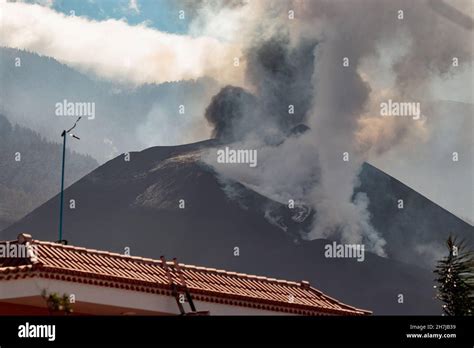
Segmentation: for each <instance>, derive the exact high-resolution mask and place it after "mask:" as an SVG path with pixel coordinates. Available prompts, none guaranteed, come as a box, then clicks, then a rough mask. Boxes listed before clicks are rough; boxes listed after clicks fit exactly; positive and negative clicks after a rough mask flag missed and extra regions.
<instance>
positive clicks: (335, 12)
mask: <svg viewBox="0 0 474 348" xmlns="http://www.w3.org/2000/svg"><path fill="white" fill-rule="evenodd" d="M263 3H264V5H262V2H260V4H259V5H258V9H259V10H261V9H262V8H264V11H263V13H264V14H265V16H262V11H255V12H256V15H255V16H258V20H256V19H255V18H252V17H251V18H248V20H247V22H245V23H244V24H242V27H243V28H244V27H245V26H253V27H252V29H251V30H250V29H248V28H246V29H245V32H246V33H249V32H254V33H255V36H254V37H251V38H249V39H248V41H247V43H246V45H247V51H246V55H245V57H246V69H247V73H246V76H247V82H248V83H249V84H250V85H251V88H252V91H253V92H254V95H255V98H256V102H257V104H258V105H257V107H253V106H252V110H251V111H249V114H248V115H242V114H241V112H242V110H244V109H245V107H244V106H243V105H242V104H241V102H242V95H243V93H244V92H243V91H242V90H239V93H235V97H236V101H235V102H232V103H231V102H230V99H232V98H231V97H232V95H231V94H229V93H225V91H222V92H221V93H220V94H219V95H218V96H216V97H215V99H214V100H213V102H212V104H211V106H212V108H211V107H210V109H212V116H211V115H207V118H208V120H210V121H211V122H213V123H214V124H215V125H216V130H215V132H214V133H215V135H216V136H218V135H223V136H225V137H227V138H228V139H230V140H238V142H237V143H235V146H236V147H242V148H249V147H250V148H252V147H253V148H258V149H259V164H258V167H257V168H256V169H249V168H247V167H245V166H241V167H238V168H237V167H235V166H233V167H230V166H222V165H218V164H214V165H215V166H216V168H217V170H218V171H220V172H221V173H223V174H225V175H226V176H230V177H233V178H235V179H238V180H240V181H241V182H244V183H245V184H247V185H248V186H251V187H253V188H255V189H256V190H258V191H260V192H263V193H265V194H267V195H268V196H270V197H272V198H274V199H278V200H280V201H282V202H284V201H285V200H287V199H289V198H296V199H297V200H301V201H303V202H305V203H307V204H311V205H312V207H313V208H314V209H315V211H316V214H315V219H314V224H313V229H312V231H311V233H310V234H309V235H308V236H307V237H308V238H319V237H338V238H340V239H341V240H342V241H344V242H351V243H355V242H357V243H365V244H366V247H367V248H368V249H370V250H372V251H375V252H377V253H378V254H380V255H383V254H384V245H385V241H384V240H383V238H382V237H381V236H379V235H378V233H377V231H375V230H374V228H373V227H372V226H371V224H370V215H369V213H368V210H367V206H368V204H369V202H368V199H367V196H366V195H364V194H359V195H357V196H355V197H354V189H355V188H356V187H357V185H358V174H359V171H360V169H361V165H362V164H363V162H364V161H367V160H369V159H370V156H371V155H373V154H374V153H375V154H381V153H383V152H384V151H388V150H390V149H391V148H393V147H396V146H398V145H399V144H401V143H404V142H407V141H412V140H413V139H416V138H419V137H420V136H422V135H423V132H424V128H425V127H424V123H425V122H426V117H429V115H423V118H421V120H419V121H414V120H413V119H411V118H398V119H395V118H391V119H385V118H381V115H380V107H379V105H380V102H382V101H385V100H387V99H388V98H391V99H394V100H398V101H401V102H419V103H421V105H423V102H424V101H426V100H430V84H431V82H432V80H433V78H438V77H441V78H442V77H445V76H447V75H448V74H451V73H454V72H453V64H452V62H453V57H456V59H457V61H459V64H460V65H463V64H471V63H472V53H473V52H472V44H471V43H470V40H471V39H472V36H471V35H467V34H468V32H467V30H471V29H472V26H471V25H466V23H467V22H469V20H467V19H466V18H465V16H464V17H462V16H459V15H458V16H457V17H456V15H457V13H456V11H454V12H453V11H451V12H450V11H446V9H445V7H446V6H448V5H446V4H445V3H443V6H441V7H440V6H439V1H438V5H436V6H434V8H435V9H438V11H434V10H433V9H432V8H433V6H432V4H431V6H427V4H430V2H422V1H408V0H406V1H405V0H401V1H396V2H395V1H380V0H363V1H362V0H361V1H345V2H342V1H341V2H335V1H326V0H319V1H317V0H315V1H294V2H291V1H288V2H285V3H281V2H278V5H275V2H263ZM247 6H252V5H251V3H249V4H248V5H247ZM465 7H466V8H468V6H465ZM440 8H441V9H442V10H443V11H444V12H443V11H441V12H443V13H448V16H442V15H440V14H439V12H440V10H439V9H440ZM275 9H278V11H276V10H275ZM282 10H284V11H283V12H282ZM239 11H242V9H240V8H239ZM287 11H294V15H295V18H294V19H290V18H289V16H288V15H289V14H290V12H287ZM249 12H251V11H249ZM249 12H246V13H249ZM262 18H263V19H262ZM452 18H454V20H452ZM456 18H457V19H458V20H456ZM469 23H471V22H469ZM469 23H468V24H469ZM275 28H278V29H275ZM243 30H244V29H243ZM257 35H258V37H257ZM316 43H318V44H317V45H316ZM227 88H228V89H229V88H230V87H227ZM220 98H224V100H225V101H226V102H223V103H220V102H219V101H218V100H219V99H220ZM247 98H249V99H252V100H253V98H250V97H249V96H247ZM252 103H253V102H252ZM229 105H236V106H238V110H239V111H238V112H229V113H228V115H230V116H232V115H238V120H236V121H235V122H234V121H233V120H232V119H229V118H228V116H224V110H225V109H227V108H228V106H229ZM252 105H253V104H252ZM290 105H293V106H294V114H291V113H289V112H288V110H289V107H290ZM219 106H222V108H220V107H219ZM210 109H208V110H210ZM246 117H248V119H247V120H246V122H242V120H244V119H245V118H246ZM222 119H225V121H224V122H222V121H219V120H222ZM222 123H224V124H226V125H228V126H226V127H225V129H226V131H225V132H222V131H221V127H222ZM300 123H306V124H307V125H308V126H309V127H310V129H311V131H309V132H305V133H304V134H303V135H301V136H299V137H295V136H289V137H288V135H291V134H292V132H291V129H293V127H295V126H296V125H298V124H300ZM269 133H273V134H277V135H278V136H281V135H285V136H286V138H284V139H283V140H281V141H273V142H271V141H268V139H269V137H268V135H269ZM285 139H286V140H285Z"/></svg>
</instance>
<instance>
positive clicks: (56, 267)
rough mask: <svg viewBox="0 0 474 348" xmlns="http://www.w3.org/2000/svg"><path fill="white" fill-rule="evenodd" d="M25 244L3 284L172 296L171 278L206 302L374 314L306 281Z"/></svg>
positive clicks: (1, 265)
mask: <svg viewBox="0 0 474 348" xmlns="http://www.w3.org/2000/svg"><path fill="white" fill-rule="evenodd" d="M20 236H25V235H20ZM20 236H19V240H18V241H11V242H6V241H0V244H6V243H9V244H15V243H17V244H18V243H21V242H22V241H23V242H25V239H24V238H23V239H21V238H20ZM26 236H28V235H26ZM30 238H31V237H30ZM26 243H27V245H31V246H34V247H33V248H32V250H33V253H32V254H30V255H29V256H28V257H26V258H18V257H7V258H0V281H4V280H11V279H20V278H29V277H42V278H48V279H57V280H64V281H70V282H79V283H84V284H91V285H98V286H103V287H113V288H121V289H127V290H134V291H141V292H147V293H156V294H162V295H168V296H172V285H171V283H170V278H171V280H172V282H173V283H174V284H176V286H177V287H178V290H180V289H181V290H184V287H185V286H186V287H187V288H188V289H189V291H190V293H191V295H192V297H193V299H195V300H200V301H205V302H214V303H223V304H228V305H235V306H244V307H250V308H257V309H262V310H270V311H278V312H283V313H288V314H302V315H367V314H370V312H369V311H366V310H362V309H358V308H355V307H352V306H349V305H346V304H343V303H341V302H339V301H337V300H335V299H333V298H331V297H329V296H327V295H325V294H323V293H322V292H321V291H319V290H317V289H315V288H313V287H311V286H310V284H309V283H308V282H305V281H302V282H292V281H286V280H278V279H273V278H266V277H262V276H255V275H248V274H243V273H236V272H228V271H224V270H217V269H213V268H206V267H198V266H193V265H187V264H181V263H179V264H178V263H177V262H176V261H174V262H170V261H164V259H162V260H156V259H149V258H143V257H136V256H127V255H122V254H116V253H111V252H106V251H99V250H94V249H86V248H82V247H76V246H71V245H63V244H59V243H52V242H45V241H39V240H32V239H28V238H27V240H26ZM166 268H167V269H168V270H169V272H167V270H166Z"/></svg>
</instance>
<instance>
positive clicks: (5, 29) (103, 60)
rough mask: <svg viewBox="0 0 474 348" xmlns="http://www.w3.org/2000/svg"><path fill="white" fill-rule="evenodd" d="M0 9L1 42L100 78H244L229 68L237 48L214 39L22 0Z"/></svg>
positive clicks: (126, 80) (156, 80)
mask: <svg viewBox="0 0 474 348" xmlns="http://www.w3.org/2000/svg"><path fill="white" fill-rule="evenodd" d="M135 4H136V3H135V2H133V1H132V2H131V3H130V5H135ZM0 10H1V12H2V30H1V31H0V45H2V46H6V47H12V48H19V49H25V50H29V51H32V52H35V53H39V54H41V55H46V56H50V57H54V58H55V59H57V60H58V61H60V62H62V63H64V64H68V65H70V66H72V67H75V68H77V69H79V70H81V71H83V72H92V73H94V74H96V75H97V76H99V77H101V78H105V79H109V80H112V81H118V82H123V83H132V84H144V83H162V82H168V81H180V80H186V79H197V78H200V77H203V76H208V77H215V78H218V79H219V80H221V81H223V82H228V83H229V82H230V83H240V81H241V80H242V76H241V75H242V72H241V70H240V69H233V66H232V64H233V58H234V57H236V56H240V48H239V47H238V46H236V45H232V44H229V43H222V42H220V41H219V40H218V39H216V38H211V37H190V36H184V35H174V34H170V33H164V32H160V31H157V30H154V29H152V28H148V27H146V26H145V25H144V24H141V25H136V26H131V25H129V24H127V23H126V22H125V21H124V20H114V19H109V20H105V21H100V22H98V21H94V20H89V19H86V18H82V17H75V16H66V15H64V14H62V13H58V12H55V11H54V10H52V9H49V8H46V7H42V6H39V5H31V4H24V3H7V2H5V1H2V2H0Z"/></svg>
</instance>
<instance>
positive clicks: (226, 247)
mask: <svg viewBox="0 0 474 348" xmlns="http://www.w3.org/2000/svg"><path fill="white" fill-rule="evenodd" d="M218 145H219V142H218V141H217V140H207V141H203V142H199V143H194V144H188V145H180V146H168V147H152V148H148V149H146V150H143V151H141V152H131V153H130V158H129V160H127V159H128V158H127V156H124V155H120V156H118V157H116V158H114V159H113V160H110V161H109V162H107V163H105V164H104V165H102V166H100V167H99V168H97V169H96V170H94V171H92V172H91V173H89V174H88V175H86V176H84V177H83V178H82V179H81V180H79V181H77V182H76V183H74V184H73V185H71V186H70V187H68V188H67V189H66V190H65V202H66V205H65V212H64V238H65V239H67V240H68V241H69V243H70V244H74V245H77V246H84V247H88V248H95V249H102V250H109V251H113V252H118V253H124V252H130V254H131V255H140V256H147V257H152V258H158V257H159V256H160V255H166V256H167V257H169V258H171V257H177V258H178V259H180V260H181V261H182V262H185V263H193V264H200V265H204V266H207V267H215V268H224V269H228V270H232V271H237V272H244V273H251V274H261V275H265V276H268V277H276V278H283V279H290V280H295V281H301V280H307V281H309V282H310V284H311V285H313V286H315V287H317V288H319V289H321V290H322V291H324V292H326V293H328V294H330V295H333V296H335V297H337V298H339V299H341V300H342V301H344V302H346V303H349V304H351V305H354V306H358V307H361V308H368V309H370V310H372V311H373V312H374V314H384V315H385V314H397V315H398V314H405V315H406V314H410V315H421V314H422V315H426V314H440V313H441V310H440V308H441V307H440V303H439V302H437V300H435V298H434V296H435V292H434V289H433V285H434V281H433V279H434V275H433V273H432V268H430V265H431V264H432V261H430V260H427V261H423V262H422V261H420V257H419V254H418V250H419V247H420V246H421V245H431V244H433V243H435V244H436V243H438V244H440V245H442V243H444V240H445V239H446V238H447V236H448V235H449V233H450V232H453V231H455V232H456V234H457V235H459V236H460V237H464V238H469V237H470V236H472V233H473V227H472V226H470V225H469V224H467V223H465V222H464V221H462V220H461V219H459V218H457V217H456V216H454V215H452V214H451V213H449V212H447V211H446V210H444V209H442V208H441V207H439V206H437V205H436V204H435V203H433V202H431V201H429V200H428V199H427V198H425V197H423V196H422V195H420V194H418V193H417V192H415V191H413V190H411V189H410V188H409V187H407V186H405V185H404V184H402V183H401V182H399V181H398V180H396V179H394V178H393V177H391V176H389V175H387V174H385V173H384V172H382V171H380V170H378V169H377V168H375V167H373V166H371V165H370V164H367V163H366V164H364V166H363V168H362V171H361V173H360V180H361V185H360V187H359V188H358V190H359V191H362V192H365V193H366V194H367V195H368V197H369V199H370V205H369V211H370V213H371V216H372V218H371V222H372V224H373V226H374V227H375V228H376V229H377V230H378V231H379V233H380V234H381V235H382V237H383V238H385V240H386V241H387V257H380V256H377V255H375V254H373V253H370V252H366V254H365V260H364V262H358V261H357V260H356V259H347V258H326V257H325V255H324V248H325V245H327V244H328V243H332V242H333V241H328V240H323V239H320V240H312V241H309V240H305V239H303V238H300V237H299V236H300V234H299V231H301V230H305V229H308V228H310V227H311V221H312V219H313V218H314V212H312V211H308V210H307V209H305V208H304V207H300V208H299V209H295V210H290V209H289V208H288V207H287V206H285V205H283V204H281V203H278V202H275V201H272V200H271V199H269V198H267V197H265V196H262V195H260V194H258V193H257V192H255V191H253V190H251V189H249V188H248V187H246V186H244V185H242V184H241V183H239V182H231V181H230V180H227V179H226V178H222V176H220V175H218V174H217V173H216V172H215V171H214V169H213V168H212V167H210V166H209V165H207V164H205V163H204V162H202V161H201V160H200V153H201V151H203V150H209V149H210V148H213V147H216V146H218ZM229 185H231V186H230V187H232V190H229V189H228V188H229ZM399 197H403V198H404V200H405V202H407V203H406V204H409V205H410V206H411V207H412V208H411V209H405V210H403V211H400V210H399V209H397V205H396V202H397V199H398V198H399ZM70 200H74V202H75V207H74V209H70V206H69V202H70ZM58 208H59V196H55V197H53V198H52V199H50V200H49V201H47V202H46V203H45V204H43V205H42V206H40V207H39V208H37V209H35V210H34V211H33V212H31V213H30V214H28V215H27V216H26V217H25V218H23V219H21V220H20V221H18V222H16V223H15V224H13V225H11V226H9V227H8V228H7V229H5V230H3V231H2V232H1V233H0V239H14V238H16V236H17V234H19V233H30V234H32V235H33V237H34V238H35V239H41V240H51V241H55V240H57V239H58V235H57V231H58V219H57V216H58Z"/></svg>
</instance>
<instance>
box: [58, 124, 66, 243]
mask: <svg viewBox="0 0 474 348" xmlns="http://www.w3.org/2000/svg"><path fill="white" fill-rule="evenodd" d="M62 137H63V163H62V171H61V202H60V207H59V243H61V242H62V240H63V204H64V162H65V160H66V131H63V134H62Z"/></svg>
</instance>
